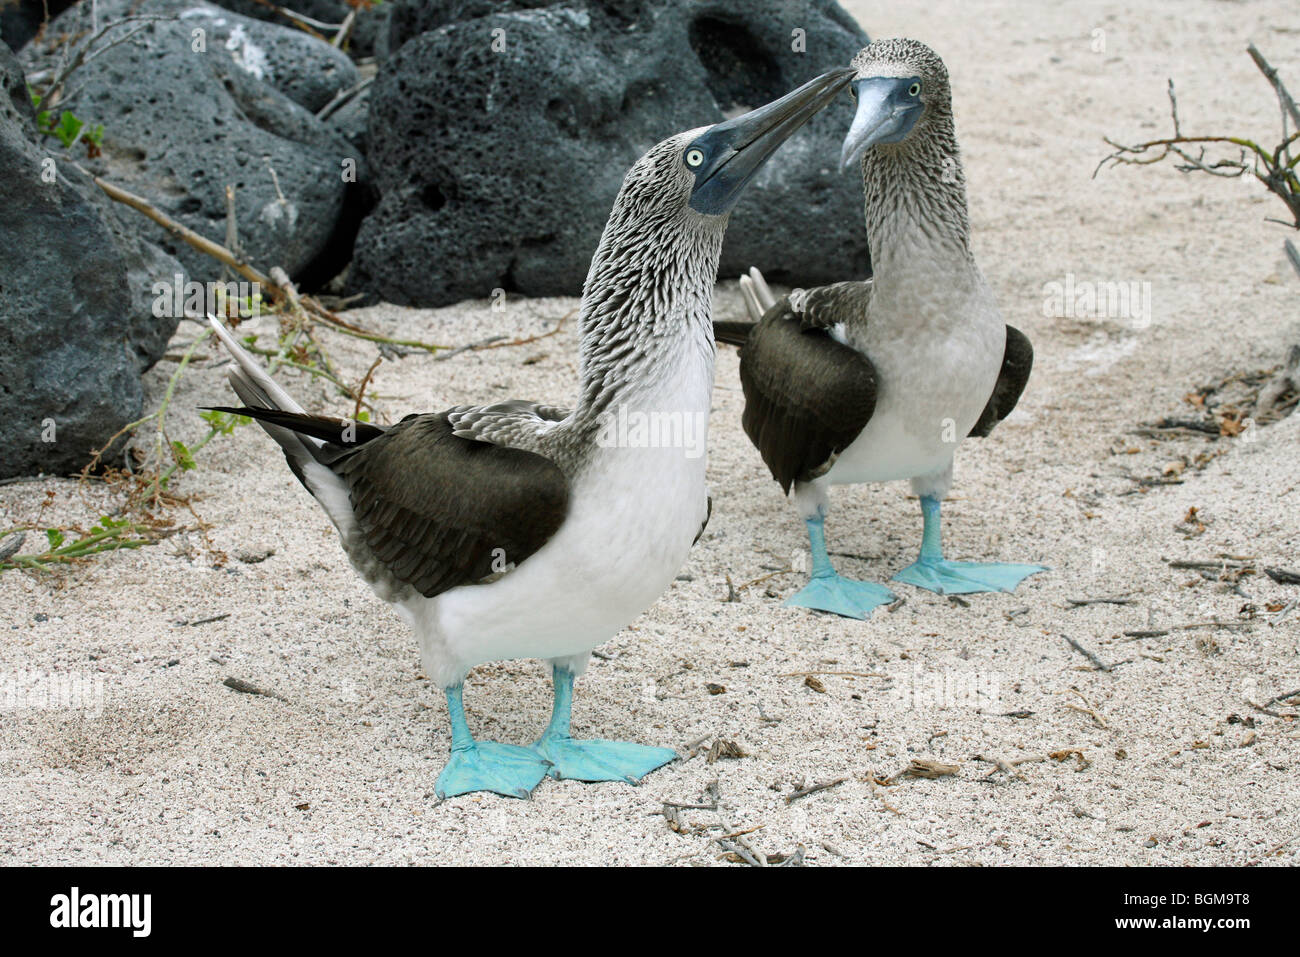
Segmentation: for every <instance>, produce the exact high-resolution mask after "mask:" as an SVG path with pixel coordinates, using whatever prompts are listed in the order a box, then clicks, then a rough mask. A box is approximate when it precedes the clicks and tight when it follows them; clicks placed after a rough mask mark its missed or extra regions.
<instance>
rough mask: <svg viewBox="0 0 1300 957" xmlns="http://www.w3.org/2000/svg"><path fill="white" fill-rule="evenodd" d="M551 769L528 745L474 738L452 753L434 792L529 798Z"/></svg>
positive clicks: (441, 794)
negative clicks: (474, 792) (474, 739)
mask: <svg viewBox="0 0 1300 957" xmlns="http://www.w3.org/2000/svg"><path fill="white" fill-rule="evenodd" d="M549 769H550V765H549V764H547V763H546V761H545V760H543V759H542V758H540V757H538V755H537V754H535V753H534V752H533V751H532V750H531V749H529V748H521V747H517V746H516V745H513V744H500V743H498V742H496V741H475V742H474V743H473V744H472V745H470V746H469V747H468V748H465V749H463V750H456V751H452V752H451V760H449V761H448V762H447V766H446V767H445V768H443V769H442V773H441V774H439V775H438V783H437V784H436V785H434V793H435V794H437V795H438V797H439V799H442V798H449V797H455V796H456V795H457V794H469V793H470V792H471V791H491V792H493V793H494V794H502V795H505V796H506V797H516V798H526V797H528V795H529V794H531V793H532V791H533V788H535V787H537V785H538V784H540V783H541V781H542V779H543V778H545V777H546V772H547V771H548V770H549Z"/></svg>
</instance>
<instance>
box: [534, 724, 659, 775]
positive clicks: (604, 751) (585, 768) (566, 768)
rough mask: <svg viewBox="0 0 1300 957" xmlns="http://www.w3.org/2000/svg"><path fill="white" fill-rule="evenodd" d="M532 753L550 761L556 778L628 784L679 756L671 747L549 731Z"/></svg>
mask: <svg viewBox="0 0 1300 957" xmlns="http://www.w3.org/2000/svg"><path fill="white" fill-rule="evenodd" d="M533 751H534V752H536V753H537V754H538V755H540V756H541V757H543V758H545V759H546V760H547V761H549V762H551V765H552V766H551V768H550V770H549V771H548V772H547V773H548V774H549V775H550V776H551V777H553V778H559V779H561V780H567V781H626V782H627V783H628V784H639V783H640V782H641V779H642V778H643V777H645V776H646V775H647V774H649V773H650V772H651V771H653V770H654V769H655V768H661V767H663V766H664V765H665V764H667V763H668V762H669V761H672V760H674V759H675V758H676V757H677V752H676V751H674V750H672V749H671V748H655V747H651V746H649V745H645V744H633V743H632V742H630V741H604V740H601V739H598V738H592V739H589V740H585V741H582V740H575V739H573V738H571V737H569V736H568V735H567V734H556V733H553V732H550V731H548V732H547V733H546V734H544V735H542V737H541V739H540V740H539V741H538V742H537V743H536V744H534V745H533Z"/></svg>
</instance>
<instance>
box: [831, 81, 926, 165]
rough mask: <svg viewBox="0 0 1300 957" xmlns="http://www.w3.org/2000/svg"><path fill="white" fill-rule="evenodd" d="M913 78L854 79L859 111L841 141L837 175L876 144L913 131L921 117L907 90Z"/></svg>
mask: <svg viewBox="0 0 1300 957" xmlns="http://www.w3.org/2000/svg"><path fill="white" fill-rule="evenodd" d="M916 82H917V81H916V78H915V77H912V78H907V79H895V78H893V77H870V78H868V79H864V80H855V81H854V83H853V89H854V91H855V92H856V93H857V96H858V112H857V114H856V115H855V116H854V117H853V126H852V127H850V128H849V135H848V136H846V137H845V138H844V149H843V150H842V151H841V152H840V172H843V171H844V170H846V169H848V168H849V166H850V165H851V164H852V163H853V162H854V161H855V160H857V159H858V158H860V157H861V156H862V154H863V153H865V152H866V151H867V150H868V149H870V148H871V147H872V146H875V145H877V144H879V143H898V142H901V141H902V140H903V139H905V138H906V137H907V134H908V133H910V132H911V131H912V126H913V125H914V124H915V123H916V120H917V118H918V117H919V116H920V115H921V109H922V104H921V101H920V99H919V98H918V97H917V96H914V95H911V94H910V93H909V90H910V89H911V87H912V85H913V84H914V83H916Z"/></svg>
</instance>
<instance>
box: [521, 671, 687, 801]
mask: <svg viewBox="0 0 1300 957" xmlns="http://www.w3.org/2000/svg"><path fill="white" fill-rule="evenodd" d="M553 674H554V679H555V707H554V709H553V710H552V712H551V723H550V724H549V725H548V726H547V728H546V732H545V733H544V734H543V735H542V736H541V737H540V738H539V739H538V740H537V743H536V744H534V745H533V747H532V751H533V753H534V754H536V755H538V756H539V757H541V758H542V759H544V760H546V761H547V762H549V763H550V765H551V767H550V769H549V771H548V773H549V774H550V776H551V777H553V778H561V779H566V780H570V781H626V782H627V783H628V784H637V783H639V782H640V780H641V779H642V778H643V777H645V776H646V775H647V774H649V773H650V772H651V771H653V770H654V769H655V768H659V767H663V766H664V765H665V764H667V763H668V762H669V761H672V760H673V759H675V758H676V757H677V752H676V751H674V750H672V749H671V748H653V747H649V746H648V745H644V744H632V743H631V742H629V741H603V740H600V739H596V738H592V739H589V740H575V739H574V738H573V737H571V736H570V734H569V721H570V715H571V714H572V712H573V672H572V671H570V670H569V669H568V668H565V667H561V666H560V665H556V666H555V667H554V669H553Z"/></svg>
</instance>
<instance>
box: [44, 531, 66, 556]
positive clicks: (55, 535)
mask: <svg viewBox="0 0 1300 957" xmlns="http://www.w3.org/2000/svg"><path fill="white" fill-rule="evenodd" d="M45 538H46V539H47V540H48V541H49V543H50V551H54V550H55V549H56V548H58V547H59V546H60V545H62V544H63V533H62V532H61V531H59V530H58V529H57V528H47V529H46V530H45Z"/></svg>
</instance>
